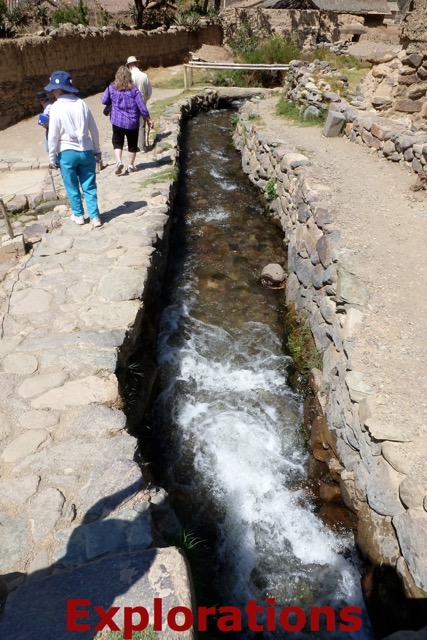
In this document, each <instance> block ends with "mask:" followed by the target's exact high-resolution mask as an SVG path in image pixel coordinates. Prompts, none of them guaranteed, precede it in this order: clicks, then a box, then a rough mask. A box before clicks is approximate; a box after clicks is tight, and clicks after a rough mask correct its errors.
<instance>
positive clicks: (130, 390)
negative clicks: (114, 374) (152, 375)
mask: <svg viewBox="0 0 427 640" xmlns="http://www.w3.org/2000/svg"><path fill="white" fill-rule="evenodd" d="M143 379H144V370H143V367H142V365H141V364H140V363H139V362H132V363H131V364H129V365H128V366H127V368H126V369H125V371H124V372H123V375H121V376H120V381H121V388H122V397H123V402H124V405H125V410H126V412H130V411H131V410H132V409H133V408H134V407H135V405H136V402H137V399H138V393H139V388H140V386H141V383H142V380H143Z"/></svg>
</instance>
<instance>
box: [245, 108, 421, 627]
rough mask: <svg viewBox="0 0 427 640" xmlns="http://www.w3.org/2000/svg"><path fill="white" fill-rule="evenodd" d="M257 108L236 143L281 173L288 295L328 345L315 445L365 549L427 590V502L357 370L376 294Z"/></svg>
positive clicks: (264, 178) (260, 173)
mask: <svg viewBox="0 0 427 640" xmlns="http://www.w3.org/2000/svg"><path fill="white" fill-rule="evenodd" d="M251 110H253V105H251V104H250V103H247V104H246V105H245V106H244V107H243V108H242V109H241V111H240V117H239V121H238V124H237V127H236V131H235V134H234V141H235V145H236V146H237V148H238V149H239V150H240V151H241V153H242V166H243V170H244V172H245V173H247V174H248V176H249V178H250V180H251V181H252V182H253V183H254V184H255V185H257V186H258V187H259V188H261V189H262V190H265V187H266V184H267V182H268V181H269V180H271V179H272V178H274V179H275V180H276V191H277V197H276V198H275V199H274V200H273V201H272V202H271V203H270V206H269V211H270V215H271V216H272V218H273V220H275V221H276V222H277V223H278V224H279V225H280V226H281V228H282V229H283V231H284V234H285V244H286V246H287V249H288V272H289V276H288V279H287V286H286V299H287V302H288V303H289V304H292V305H295V308H296V310H297V312H298V314H299V315H300V316H301V317H307V318H308V320H309V322H310V326H311V330H312V333H313V336H314V339H315V343H316V346H317V348H318V349H319V351H321V352H322V354H323V364H322V369H321V370H320V369H313V370H312V374H311V387H312V390H313V392H314V395H315V402H314V405H315V414H316V415H315V418H314V419H313V420H312V424H311V441H310V448H311V451H312V453H313V455H314V457H315V459H316V460H318V461H322V462H324V463H325V464H327V465H328V469H329V473H330V476H331V478H332V479H333V480H334V481H335V482H336V483H337V484H339V486H340V489H341V495H342V498H343V500H344V503H345V504H346V506H347V507H349V508H350V509H351V510H352V511H353V512H354V513H356V514H357V517H358V531H357V542H358V544H359V546H360V548H361V549H362V551H363V553H364V555H365V556H366V557H367V558H368V559H369V560H370V561H371V562H372V563H373V565H374V566H382V565H386V566H391V567H393V568H394V570H395V571H396V572H397V574H398V576H399V577H400V579H401V582H402V585H403V588H404V591H405V594H406V596H407V597H409V598H424V597H425V592H426V591H427V565H426V563H425V562H424V561H423V558H425V551H424V544H425V543H424V540H425V537H424V536H425V533H424V532H425V522H426V513H425V511H426V510H427V501H425V502H424V503H423V500H422V498H423V496H421V497H420V500H419V503H418V502H417V504H415V503H414V500H413V499H412V498H413V496H412V494H411V496H410V499H409V500H408V499H407V498H406V497H405V496H406V495H407V492H405V489H406V484H405V483H408V482H409V481H410V478H409V476H408V477H407V478H406V477H405V478H406V479H404V480H403V481H402V474H401V473H398V472H397V471H396V470H395V468H393V466H392V465H391V464H390V463H389V461H388V460H387V459H386V458H385V457H384V455H383V451H385V450H386V447H381V440H383V439H385V440H387V438H388V437H389V436H388V435H387V434H386V435H384V433H382V432H381V425H378V424H377V422H376V421H375V420H374V419H373V418H372V416H371V411H370V406H369V402H368V400H369V398H368V395H367V393H366V385H365V384H364V382H363V374H361V373H359V372H357V371H353V370H352V364H351V354H352V349H353V345H354V344H355V341H357V336H358V332H359V331H360V330H361V326H362V319H363V309H364V307H365V306H366V305H367V304H368V301H369V294H368V292H367V291H366V289H365V288H364V287H363V285H362V284H361V282H360V279H359V278H358V277H357V275H356V273H355V271H354V265H353V264H352V260H351V252H349V251H348V250H347V249H346V247H344V246H343V243H342V239H341V236H340V233H339V230H338V229H337V228H336V227H335V226H334V218H333V210H332V206H333V205H332V203H331V202H330V199H329V197H328V192H330V189H329V188H327V187H326V186H325V185H323V184H321V183H320V182H319V180H318V179H316V174H315V171H314V168H313V167H311V166H310V164H311V163H310V161H309V159H308V158H306V157H305V156H303V155H302V154H299V153H293V152H291V151H290V150H289V149H287V148H286V145H285V143H284V142H282V141H277V140H269V139H267V138H266V136H265V134H260V133H259V132H258V131H257V128H256V125H254V124H253V119H251V118H250V115H251ZM380 432H381V433H380ZM390 437H391V438H392V439H393V435H391V436H390ZM387 444H390V446H393V444H395V443H387ZM399 485H401V486H400V487H399ZM404 485H405V486H404ZM408 506H409V507H410V508H408ZM417 637H418V636H417Z"/></svg>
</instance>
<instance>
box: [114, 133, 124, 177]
mask: <svg viewBox="0 0 427 640" xmlns="http://www.w3.org/2000/svg"><path fill="white" fill-rule="evenodd" d="M125 131H126V130H125V129H122V127H116V125H114V124H113V149H114V155H115V158H116V174H117V175H119V174H120V173H121V172H122V171H123V163H122V152H123V145H124V142H125Z"/></svg>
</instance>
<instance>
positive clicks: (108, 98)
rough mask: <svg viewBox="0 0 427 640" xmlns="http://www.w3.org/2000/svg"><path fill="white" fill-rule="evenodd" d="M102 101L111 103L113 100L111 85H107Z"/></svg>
mask: <svg viewBox="0 0 427 640" xmlns="http://www.w3.org/2000/svg"><path fill="white" fill-rule="evenodd" d="M101 102H102V104H109V103H110V102H111V96H110V87H107V88H106V89H105V91H104V93H103V95H102V98H101Z"/></svg>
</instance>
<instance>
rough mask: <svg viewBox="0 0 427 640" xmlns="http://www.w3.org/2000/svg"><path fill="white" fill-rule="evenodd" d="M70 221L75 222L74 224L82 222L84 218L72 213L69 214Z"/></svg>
mask: <svg viewBox="0 0 427 640" xmlns="http://www.w3.org/2000/svg"><path fill="white" fill-rule="evenodd" d="M70 220H71V222H75V223H76V224H84V223H85V221H84V218H83V216H75V215H74V213H73V214H71V218H70Z"/></svg>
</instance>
